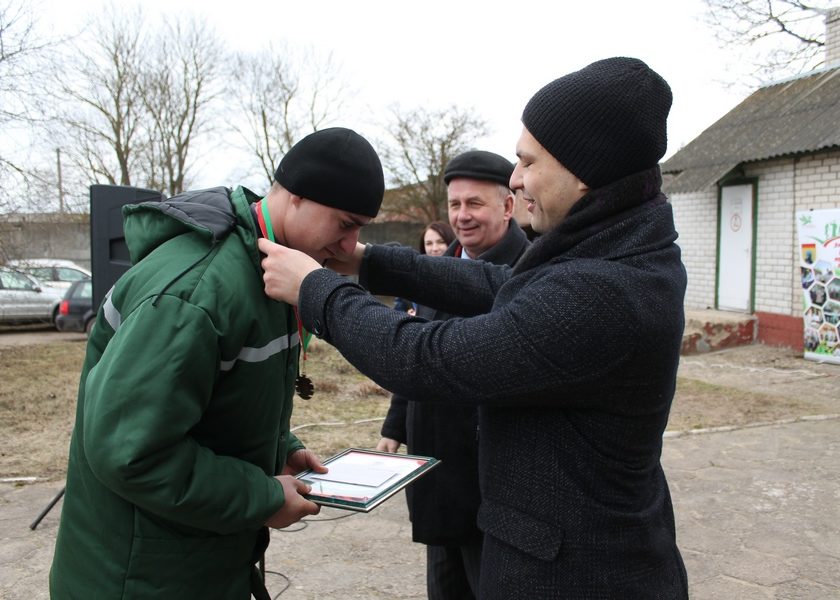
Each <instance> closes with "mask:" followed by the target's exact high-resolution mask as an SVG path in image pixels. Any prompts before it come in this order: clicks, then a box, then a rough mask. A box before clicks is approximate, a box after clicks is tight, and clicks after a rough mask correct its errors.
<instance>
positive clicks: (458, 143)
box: [382, 106, 488, 222]
mask: <svg viewBox="0 0 840 600" xmlns="http://www.w3.org/2000/svg"><path fill="white" fill-rule="evenodd" d="M391 112H392V116H393V121H392V123H391V124H390V125H389V126H388V133H389V134H390V135H391V138H393V139H392V143H391V144H388V145H387V146H385V149H384V150H383V152H382V159H383V165H384V167H385V169H386V171H387V172H388V173H389V175H390V181H391V184H392V185H393V186H395V189H394V190H392V191H391V192H390V193H388V194H387V195H386V200H385V203H384V204H383V207H382V211H383V213H384V214H386V215H392V216H399V217H403V218H407V219H411V220H416V221H423V222H430V221H438V220H446V218H447V208H446V198H447V196H446V184H445V183H444V181H443V171H444V169H445V168H446V164H447V163H448V162H449V161H450V160H451V159H452V158H454V157H455V156H457V155H458V154H460V153H461V152H463V151H465V150H467V149H468V148H469V146H470V145H471V144H472V143H473V142H474V141H475V140H476V139H478V138H480V137H482V136H484V135H486V134H487V133H488V131H487V123H486V122H485V121H484V120H483V119H482V118H480V117H478V116H475V115H474V114H473V113H471V112H469V111H466V110H463V109H460V108H458V107H456V106H450V107H448V108H443V109H436V110H435V109H431V110H427V109H424V108H415V109H411V110H404V109H401V108H399V107H393V108H392V110H391Z"/></svg>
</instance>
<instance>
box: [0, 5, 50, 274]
mask: <svg viewBox="0 0 840 600" xmlns="http://www.w3.org/2000/svg"><path fill="white" fill-rule="evenodd" d="M54 44H55V40H54V39H49V38H48V36H46V35H44V34H43V33H42V32H40V31H39V30H38V29H37V27H36V21H35V18H34V14H33V11H32V7H31V6H30V5H29V3H27V2H24V1H20V0H8V1H7V0H0V221H2V225H0V229H2V232H0V263H3V262H5V260H6V259H7V258H9V257H10V255H11V254H12V253H14V251H15V248H14V247H13V238H14V236H12V235H11V229H9V228H10V227H11V228H14V225H13V224H12V221H13V220H14V219H15V217H14V215H16V214H17V213H20V212H22V211H26V210H30V209H32V208H33V207H35V206H37V205H39V204H41V203H44V202H46V200H45V198H48V197H51V196H48V195H46V194H45V193H44V188H45V185H46V182H47V181H48V179H47V178H46V177H45V176H44V173H43V172H42V171H41V170H39V169H38V168H37V167H36V166H35V165H34V162H33V160H32V140H33V138H34V136H33V134H32V131H33V128H34V127H35V126H36V125H37V124H38V122H39V120H40V114H39V111H38V110H37V107H38V106H39V102H40V99H41V97H43V95H42V94H37V93H36V91H38V90H40V89H42V88H41V83H42V82H41V80H40V74H41V73H42V71H43V65H44V63H45V61H46V60H47V56H48V53H49V51H50V50H51V48H52V46H53V45H54ZM10 217H11V219H12V221H10V220H9V218H10Z"/></svg>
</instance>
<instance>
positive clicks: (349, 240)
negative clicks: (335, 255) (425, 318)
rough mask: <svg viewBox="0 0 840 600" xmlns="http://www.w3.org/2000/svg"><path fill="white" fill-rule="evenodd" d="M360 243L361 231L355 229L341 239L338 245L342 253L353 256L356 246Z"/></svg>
mask: <svg viewBox="0 0 840 600" xmlns="http://www.w3.org/2000/svg"><path fill="white" fill-rule="evenodd" d="M358 241H359V230H358V229H355V230H353V231H352V232H350V233H348V234H347V235H345V236H344V237H343V238H341V241H339V243H338V247H339V248H341V251H342V252H343V253H344V254H351V253H352V252H353V250H355V249H356V244H357V243H358Z"/></svg>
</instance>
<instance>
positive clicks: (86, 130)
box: [56, 5, 147, 185]
mask: <svg viewBox="0 0 840 600" xmlns="http://www.w3.org/2000/svg"><path fill="white" fill-rule="evenodd" d="M144 30H145V25H144V18H143V14H142V12H141V10H140V9H139V8H135V9H134V10H131V11H123V10H122V9H119V8H117V7H115V6H114V5H111V7H110V8H109V9H108V10H106V12H105V13H103V15H102V16H101V17H100V19H99V20H98V21H97V22H96V23H94V25H93V26H92V27H91V28H90V30H89V31H88V32H87V34H86V35H85V36H83V37H81V38H80V39H79V42H78V43H77V44H74V45H73V46H72V47H71V48H70V50H69V52H70V55H69V56H68V57H67V58H66V60H64V61H62V65H61V66H62V69H63V70H66V71H67V74H66V75H64V76H62V75H60V74H58V73H57V74H56V79H57V80H58V81H61V82H63V83H62V89H61V95H62V98H61V99H62V105H63V107H64V109H63V111H62V112H61V113H60V114H59V115H58V119H59V121H60V122H61V123H62V124H63V125H64V126H65V127H66V128H67V133H68V140H67V141H66V142H65V143H64V147H65V149H66V152H67V153H68V155H69V156H70V157H71V158H72V160H73V161H74V162H75V164H76V165H77V166H78V168H79V169H81V170H82V171H84V172H86V173H88V176H89V179H90V181H92V182H98V183H108V184H112V185H117V184H118V185H133V184H135V182H136V181H137V178H138V175H139V172H140V171H141V167H140V165H139V159H140V158H141V155H142V150H144V149H145V148H143V146H144V144H146V143H147V142H146V140H145V139H144V137H146V136H145V134H146V132H145V131H144V129H143V118H144V114H143V102H142V96H141V94H140V76H141V68H142V61H143V53H144V40H145V37H144V35H145V33H144Z"/></svg>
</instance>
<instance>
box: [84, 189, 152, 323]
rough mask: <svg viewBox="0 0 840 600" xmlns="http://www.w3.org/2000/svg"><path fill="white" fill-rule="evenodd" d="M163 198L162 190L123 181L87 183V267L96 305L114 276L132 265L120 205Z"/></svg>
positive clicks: (117, 276)
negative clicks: (88, 248)
mask: <svg viewBox="0 0 840 600" xmlns="http://www.w3.org/2000/svg"><path fill="white" fill-rule="evenodd" d="M163 199H164V196H163V194H161V193H160V192H156V191H155V190H146V189H143V188H135V187H129V186H122V185H92V186H90V271H91V273H92V277H91V280H92V282H93V306H94V307H95V308H96V309H98V308H99V306H100V305H101V304H102V300H103V299H104V298H105V294H107V293H108V290H110V289H111V287H112V286H113V285H114V284H115V283H116V281H117V279H119V278H120V276H121V275H122V274H123V273H125V272H126V271H128V269H129V268H130V267H131V258H130V257H129V255H128V246H126V244H125V235H124V233H123V219H122V207H123V205H124V204H136V203H138V202H147V201H149V200H154V201H158V202H159V201H161V200H163Z"/></svg>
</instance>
